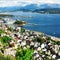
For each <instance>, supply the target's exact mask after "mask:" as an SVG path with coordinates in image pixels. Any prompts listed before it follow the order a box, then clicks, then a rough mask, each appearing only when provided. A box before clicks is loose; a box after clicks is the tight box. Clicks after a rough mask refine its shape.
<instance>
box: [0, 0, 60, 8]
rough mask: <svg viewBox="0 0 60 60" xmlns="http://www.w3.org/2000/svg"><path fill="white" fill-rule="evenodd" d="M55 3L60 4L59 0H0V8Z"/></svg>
mask: <svg viewBox="0 0 60 60" xmlns="http://www.w3.org/2000/svg"><path fill="white" fill-rule="evenodd" d="M31 3H35V4H41V3H56V4H60V0H0V7H7V6H19V5H22V6H25V5H26V4H31Z"/></svg>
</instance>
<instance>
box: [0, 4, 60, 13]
mask: <svg viewBox="0 0 60 60" xmlns="http://www.w3.org/2000/svg"><path fill="white" fill-rule="evenodd" d="M42 9H47V10H49V9H55V10H57V9H59V10H60V4H47V3H45V4H28V5H26V6H10V7H0V12H6V11H33V12H34V11H35V12H37V11H38V10H42Z"/></svg>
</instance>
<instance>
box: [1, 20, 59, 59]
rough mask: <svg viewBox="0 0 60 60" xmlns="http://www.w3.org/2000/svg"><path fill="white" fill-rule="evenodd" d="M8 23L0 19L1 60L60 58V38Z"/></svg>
mask: <svg viewBox="0 0 60 60" xmlns="http://www.w3.org/2000/svg"><path fill="white" fill-rule="evenodd" d="M7 20H8V19H7ZM7 23H8V22H5V21H4V20H2V19H0V60H60V38H54V37H52V36H48V35H46V34H44V33H41V32H36V31H31V30H27V29H24V28H23V27H21V26H18V25H17V26H15V25H14V24H12V25H9V24H7Z"/></svg>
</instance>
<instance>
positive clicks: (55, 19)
mask: <svg viewBox="0 0 60 60" xmlns="http://www.w3.org/2000/svg"><path fill="white" fill-rule="evenodd" d="M11 14H14V15H15V16H16V17H15V19H20V20H24V21H26V22H27V25H25V26H24V28H26V29H30V30H35V31H39V32H43V33H45V34H48V35H52V36H56V37H60V14H40V13H31V12H11Z"/></svg>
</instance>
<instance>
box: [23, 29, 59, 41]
mask: <svg viewBox="0 0 60 60" xmlns="http://www.w3.org/2000/svg"><path fill="white" fill-rule="evenodd" d="M24 29H25V30H29V29H26V28H24ZM29 31H33V32H35V33H36V34H40V35H41V34H45V33H43V32H39V31H35V30H29ZM46 36H48V37H51V39H52V40H54V41H60V38H59V37H55V36H52V35H47V34H46Z"/></svg>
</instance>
